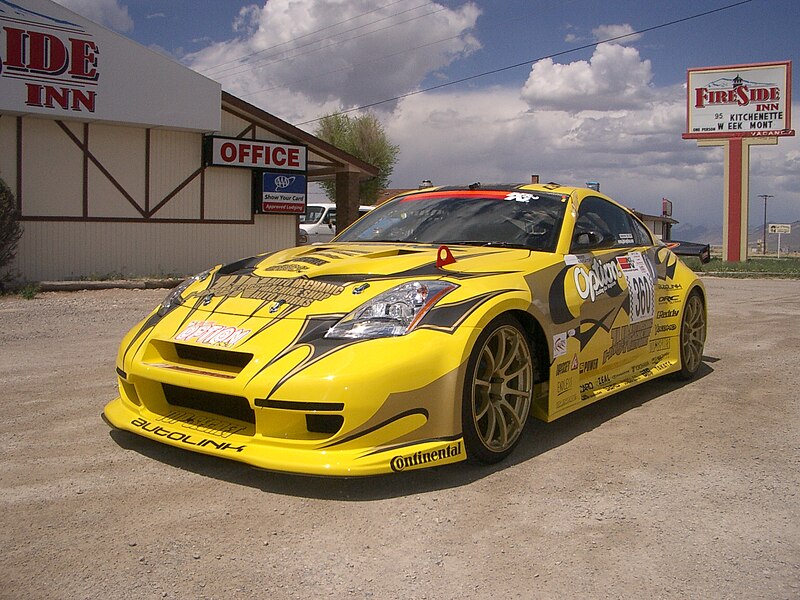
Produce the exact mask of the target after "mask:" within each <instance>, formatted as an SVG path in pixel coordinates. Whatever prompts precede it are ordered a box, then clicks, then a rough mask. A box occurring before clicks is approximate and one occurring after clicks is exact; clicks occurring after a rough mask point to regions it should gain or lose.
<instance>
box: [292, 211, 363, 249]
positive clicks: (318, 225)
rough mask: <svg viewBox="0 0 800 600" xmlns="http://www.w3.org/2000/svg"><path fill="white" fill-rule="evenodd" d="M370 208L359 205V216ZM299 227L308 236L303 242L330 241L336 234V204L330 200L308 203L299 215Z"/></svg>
mask: <svg viewBox="0 0 800 600" xmlns="http://www.w3.org/2000/svg"><path fill="white" fill-rule="evenodd" d="M372 208H373V207H372V206H359V207H358V214H359V216H362V215H365V214H366V213H367V212H369V211H370V210H372ZM300 229H302V230H303V231H304V232H305V233H306V234H307V236H308V237H307V240H308V241H307V242H305V243H310V244H313V243H314V242H327V241H330V240H331V239H332V238H333V236H335V235H336V205H335V204H333V203H332V202H315V203H313V204H308V205H307V206H306V212H305V214H304V215H300ZM301 243H302V242H301Z"/></svg>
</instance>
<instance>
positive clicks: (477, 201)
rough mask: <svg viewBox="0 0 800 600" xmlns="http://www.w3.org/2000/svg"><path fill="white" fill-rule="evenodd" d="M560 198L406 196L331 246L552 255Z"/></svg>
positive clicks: (453, 193)
mask: <svg viewBox="0 0 800 600" xmlns="http://www.w3.org/2000/svg"><path fill="white" fill-rule="evenodd" d="M565 210H566V197H565V196H563V195H561V194H549V193H543V192H532V191H530V192H529V191H526V190H519V191H517V190H513V189H512V190H481V191H477V192H476V191H470V190H466V191H465V190H445V191H435V192H430V193H420V194H411V195H408V196H404V197H400V198H397V199H395V200H391V201H389V202H386V203H385V204H382V205H381V206H378V207H376V208H375V209H374V210H371V211H370V212H369V213H368V214H367V215H365V216H364V218H363V219H361V220H360V221H358V222H357V223H356V224H355V225H353V226H352V227H350V228H349V229H348V230H347V231H345V232H344V233H343V234H342V236H340V237H339V238H337V241H340V242H341V241H369V242H418V243H429V244H445V243H446V244H465V245H476V246H507V247H515V248H525V249H529V250H538V251H545V252H553V251H554V250H555V245H556V242H557V240H558V236H559V233H560V231H561V224H562V222H563V217H564V212H565Z"/></svg>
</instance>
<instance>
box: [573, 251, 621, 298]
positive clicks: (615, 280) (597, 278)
mask: <svg viewBox="0 0 800 600" xmlns="http://www.w3.org/2000/svg"><path fill="white" fill-rule="evenodd" d="M573 278H574V280H575V289H576V290H577V292H578V295H579V296H580V297H581V298H582V299H583V300H589V301H590V302H594V301H595V299H596V298H597V297H598V296H600V295H601V294H605V293H606V292H607V291H608V290H610V289H612V288H613V287H614V286H619V270H618V269H617V263H616V262H614V261H613V260H610V261H608V262H607V263H604V262H601V261H600V260H598V259H596V258H595V259H594V260H593V261H592V267H591V269H589V268H587V267H586V266H585V265H583V264H579V265H576V267H575V270H574V271H573Z"/></svg>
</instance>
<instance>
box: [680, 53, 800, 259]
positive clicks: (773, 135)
mask: <svg viewBox="0 0 800 600" xmlns="http://www.w3.org/2000/svg"><path fill="white" fill-rule="evenodd" d="M687 80H688V81H687V106H686V133H684V134H683V139H696V140H697V144H698V146H701V147H703V146H722V147H723V148H724V149H725V173H724V185H723V197H724V208H723V213H724V215H723V218H724V222H723V227H722V237H723V240H722V242H723V258H724V260H726V261H729V262H739V261H742V260H745V259H746V258H747V228H748V200H749V194H750V181H749V177H750V173H749V171H750V146H753V145H761V144H769V145H775V144H777V143H778V138H779V137H783V136H793V135H794V130H793V129H792V128H791V110H792V102H791V100H792V99H791V94H792V63H791V61H784V62H774V63H761V64H750V65H733V66H727V67H710V68H702V69H689V71H688V74H687Z"/></svg>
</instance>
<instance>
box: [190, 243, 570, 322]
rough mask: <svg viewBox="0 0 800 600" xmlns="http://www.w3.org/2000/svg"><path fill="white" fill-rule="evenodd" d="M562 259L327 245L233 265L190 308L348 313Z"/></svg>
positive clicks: (509, 252)
mask: <svg viewBox="0 0 800 600" xmlns="http://www.w3.org/2000/svg"><path fill="white" fill-rule="evenodd" d="M555 262H558V258H557V257H556V255H553V254H543V253H536V252H532V251H529V250H521V249H508V248H496V247H470V246H452V247H449V248H448V247H440V246H438V245H429V244H385V243H382V244H376V243H371V244H343V243H334V244H319V245H314V246H302V247H298V248H290V249H288V250H283V251H280V252H276V253H273V254H268V255H262V256H256V257H252V258H249V259H244V260H241V261H238V262H236V263H232V264H230V265H225V266H223V267H221V268H219V269H218V270H217V271H215V272H213V273H212V276H211V277H209V278H207V279H205V280H204V281H201V282H199V283H197V284H195V285H193V286H192V287H191V288H189V290H187V294H186V296H185V302H184V305H185V306H186V307H189V308H191V309H192V310H193V311H200V312H216V313H227V314H237V315H246V316H249V317H253V316H270V317H277V316H283V317H286V318H290V317H295V318H303V317H304V316H305V315H306V314H307V313H308V312H313V313H315V314H335V313H338V314H346V313H347V312H349V311H350V310H352V309H353V308H355V307H356V306H358V305H359V304H361V303H362V302H364V301H366V300H368V299H369V298H372V297H374V296H376V295H377V294H379V293H381V292H383V291H386V290H388V289H390V288H392V287H394V286H396V285H399V284H401V283H403V282H405V281H415V280H434V279H442V278H446V279H449V280H453V281H456V283H459V285H460V286H461V285H466V284H467V282H468V281H471V280H475V279H476V278H482V277H489V276H492V275H500V274H506V273H514V272H519V273H521V274H524V273H529V272H531V271H533V270H536V269H537V268H543V267H545V266H548V265H550V264H553V263H555ZM312 306H313V310H312V308H311V307H312Z"/></svg>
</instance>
